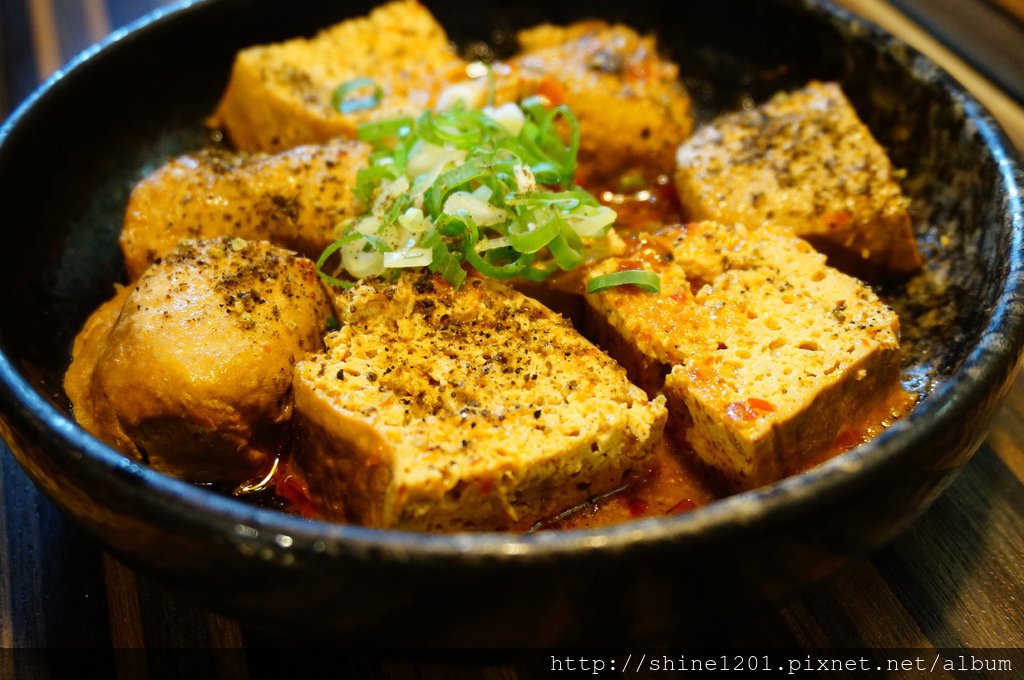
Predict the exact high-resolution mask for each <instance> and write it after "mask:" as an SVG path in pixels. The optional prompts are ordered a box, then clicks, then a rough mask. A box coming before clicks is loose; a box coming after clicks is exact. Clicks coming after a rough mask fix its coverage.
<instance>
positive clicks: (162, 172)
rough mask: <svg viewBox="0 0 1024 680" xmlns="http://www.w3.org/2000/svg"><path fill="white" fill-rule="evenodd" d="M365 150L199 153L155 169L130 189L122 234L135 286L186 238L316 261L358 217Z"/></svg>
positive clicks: (345, 146)
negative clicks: (241, 243) (281, 250)
mask: <svg viewBox="0 0 1024 680" xmlns="http://www.w3.org/2000/svg"><path fill="white" fill-rule="evenodd" d="M369 153H370V148H369V145H366V144H363V143H361V142H347V141H336V142H332V143H329V144H325V145H320V146H301V147H297V148H294V149H290V150H288V151H285V152H282V153H279V154H275V155H266V154H248V153H233V152H228V151H222V150H213V149H210V150H204V151H200V152H197V153H194V154H187V155H184V156H180V157H178V158H176V159H174V160H172V161H170V162H169V163H167V164H165V165H163V166H162V167H160V168H158V169H157V170H156V171H154V172H153V173H152V174H150V175H149V176H147V177H146V178H145V179H143V180H142V181H141V182H139V183H138V184H137V185H136V186H135V189H133V190H132V194H131V197H130V198H129V201H128V208H127V210H126V211H125V219H124V225H123V226H122V229H121V238H120V243H121V251H122V252H123V253H124V259H125V268H126V269H127V270H128V275H129V277H131V278H132V279H137V278H138V277H139V276H141V275H142V272H144V271H145V270H146V269H147V268H148V267H149V266H150V265H151V264H152V263H153V262H154V261H155V260H156V259H157V258H159V257H160V256H162V255H165V254H167V253H169V252H171V251H172V250H173V249H174V248H175V247H176V246H177V245H178V243H179V242H180V241H181V240H183V239H202V238H210V237H214V236H230V237H233V238H243V239H250V240H265V241H271V242H273V243H275V244H277V245H280V246H282V247H285V248H288V249H290V250H295V251H297V252H298V253H300V254H302V255H305V256H307V257H310V258H314V259H315V258H316V257H318V256H319V254H320V253H321V251H323V249H324V248H325V247H327V246H328V245H329V244H330V243H331V242H332V241H334V240H335V239H337V238H338V230H339V226H340V225H341V224H343V223H344V222H345V221H347V220H351V219H352V218H353V217H355V216H356V215H357V214H358V213H359V210H360V204H359V200H358V199H357V198H356V196H355V193H354V189H355V186H356V175H357V173H358V171H359V169H360V168H362V167H364V166H366V165H368V163H369V160H368V159H369Z"/></svg>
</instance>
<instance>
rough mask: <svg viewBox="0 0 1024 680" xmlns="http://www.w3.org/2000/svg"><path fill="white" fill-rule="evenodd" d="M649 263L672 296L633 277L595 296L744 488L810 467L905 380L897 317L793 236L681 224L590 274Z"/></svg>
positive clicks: (690, 435)
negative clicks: (632, 282)
mask: <svg viewBox="0 0 1024 680" xmlns="http://www.w3.org/2000/svg"><path fill="white" fill-rule="evenodd" d="M637 268H639V269H648V270H653V271H657V272H659V273H660V275H661V291H660V293H657V294H652V293H647V292H643V291H641V290H639V289H637V288H635V287H632V286H622V287H617V288H611V289H608V290H605V291H604V292H600V293H596V294H591V295H588V296H587V301H588V304H589V305H590V307H591V308H592V310H593V314H594V316H595V317H596V319H597V321H598V322H599V324H601V329H602V332H604V333H605V334H607V335H608V336H610V339H611V342H610V343H609V346H610V347H612V348H613V352H614V353H616V354H618V355H619V356H620V357H621V358H622V360H623V361H624V363H627V365H629V366H630V368H631V369H633V370H637V369H639V370H638V373H639V375H641V376H642V378H641V379H642V380H644V381H645V382H647V385H645V387H647V389H650V390H656V389H657V385H656V384H652V381H653V380H660V378H661V376H666V377H664V385H663V390H664V394H665V395H666V397H667V398H668V403H669V409H670V412H671V413H672V414H673V417H679V418H680V419H681V420H680V422H681V423H682V424H685V423H687V422H688V421H692V422H690V424H689V425H688V427H687V429H686V439H687V441H688V442H689V444H690V445H691V446H692V448H693V450H694V451H695V452H696V454H697V455H698V456H699V457H700V458H701V459H702V460H703V461H704V462H705V463H707V464H708V465H710V466H711V467H713V468H715V469H717V470H718V471H719V472H720V473H721V474H722V476H723V477H724V478H725V479H726V480H727V481H728V482H729V483H730V485H732V486H733V487H735V488H742V489H745V488H753V487H757V486H761V485H763V484H767V483H770V482H773V481H776V480H778V479H781V478H782V477H784V476H786V475H788V474H792V473H794V472H797V471H799V470H800V469H802V468H803V467H805V466H806V465H807V464H808V463H809V462H810V461H811V459H812V458H813V457H814V456H816V455H817V454H820V452H821V451H822V450H824V449H825V447H827V446H828V445H829V444H831V443H832V442H833V440H834V439H835V438H836V436H837V435H838V434H839V432H840V430H841V428H842V427H843V425H844V424H845V423H848V422H851V421H855V420H856V419H857V417H858V416H859V415H860V414H863V413H865V412H866V410H867V409H869V408H870V407H871V406H872V405H873V404H875V403H877V401H878V400H879V399H881V398H883V397H885V396H887V395H888V394H889V390H891V389H896V388H898V384H899V383H898V381H899V322H898V320H897V317H896V315H895V313H893V312H892V310H890V309H889V308H888V307H887V306H886V305H885V304H883V303H882V302H881V301H880V300H879V299H878V298H877V297H876V296H875V294H874V293H873V292H872V291H871V289H870V288H868V287H867V286H865V285H864V284H862V283H861V282H859V281H857V280H856V279H853V278H851V277H849V276H847V275H845V274H842V273H841V272H839V271H837V270H835V269H832V268H830V267H828V266H827V265H826V264H825V258H824V256H823V255H821V254H819V253H817V252H815V251H814V250H813V249H812V248H811V247H810V246H809V245H808V244H807V243H806V242H805V241H803V240H801V239H799V238H797V237H796V236H794V235H792V233H790V232H785V231H779V230H776V229H774V228H772V227H764V228H761V229H758V230H754V231H750V230H747V229H746V228H744V227H742V226H723V225H720V224H716V223H713V222H701V223H694V224H689V225H686V226H679V227H674V228H670V229H666V230H664V231H662V232H660V233H658V234H656V235H653V236H650V237H647V238H646V240H644V241H643V242H642V243H641V244H640V246H639V247H638V248H637V250H636V252H635V253H634V254H633V255H631V256H630V257H629V258H627V259H623V258H613V259H610V260H607V261H605V262H603V263H601V264H600V265H599V266H597V267H595V268H594V269H593V270H592V271H591V272H590V273H589V276H591V277H593V276H598V275H601V274H605V273H609V272H613V271H617V270H623V269H637ZM623 350H626V351H625V352H624V351H623ZM659 368H660V369H661V370H660V371H659V370H657V369H659ZM666 373H667V375H666Z"/></svg>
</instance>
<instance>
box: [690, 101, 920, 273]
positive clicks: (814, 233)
mask: <svg viewBox="0 0 1024 680" xmlns="http://www.w3.org/2000/svg"><path fill="white" fill-rule="evenodd" d="M677 161H678V168H677V171H676V184H677V186H678V188H679V193H680V197H681V199H682V202H683V205H684V206H685V208H686V209H687V211H688V213H689V216H690V217H691V219H694V220H705V219H706V220H714V221H717V222H721V223H723V224H745V225H746V226H748V227H750V228H757V227H760V226H762V225H774V226H777V227H783V228H788V229H792V230H793V231H794V232H796V233H797V234H798V235H799V236H801V237H803V238H805V239H807V240H808V241H809V242H811V243H812V245H814V246H815V247H816V248H818V249H819V250H821V251H822V252H825V253H826V254H827V255H828V256H829V257H830V261H831V262H832V263H833V264H834V265H835V266H838V267H840V268H841V269H843V270H844V271H847V273H851V274H854V275H857V276H860V277H863V278H871V279H878V278H885V277H889V276H894V277H899V276H905V275H907V274H911V273H913V272H915V271H917V270H918V269H920V267H921V258H920V255H919V254H918V251H917V246H916V243H915V241H914V234H913V231H912V229H911V218H910V214H909V212H908V206H909V201H908V199H907V198H906V197H904V195H903V193H902V190H901V189H900V186H899V182H898V181H897V179H898V178H897V173H896V171H895V170H894V169H893V166H892V163H891V162H890V160H889V158H888V156H887V155H886V153H885V150H884V149H883V148H882V147H881V146H880V145H879V144H878V142H877V141H875V139H874V137H872V135H871V132H870V131H869V130H868V128H867V127H866V126H865V125H864V124H863V123H862V122H861V121H860V119H859V118H858V117H857V112H856V111H855V110H854V108H853V106H852V105H851V104H850V102H849V101H848V100H847V98H846V96H845V95H844V94H843V91H842V89H841V88H840V87H839V86H838V85H837V84H835V83H820V82H811V83H809V84H808V85H807V86H806V87H805V88H803V89H801V90H797V91H795V92H792V93H789V94H784V95H779V96H777V97H775V98H774V99H772V100H770V101H768V102H767V103H765V104H764V105H762V106H759V107H757V108H755V109H753V110H751V111H742V112H738V113H731V114H727V115H725V116H722V117H720V118H718V119H717V120H715V121H714V122H712V123H711V124H709V125H707V126H705V127H702V128H701V129H699V130H698V131H697V132H696V133H695V134H694V135H693V137H692V138H691V139H689V140H688V141H687V142H686V143H684V144H683V145H682V146H681V147H680V148H679V152H678V155H677Z"/></svg>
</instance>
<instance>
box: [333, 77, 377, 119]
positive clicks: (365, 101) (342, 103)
mask: <svg viewBox="0 0 1024 680" xmlns="http://www.w3.org/2000/svg"><path fill="white" fill-rule="evenodd" d="M368 89H370V90H372V94H370V95H369V96H365V97H350V96H349V95H351V94H352V93H353V92H355V91H357V90H368ZM383 98H384V89H383V88H382V87H381V86H380V85H378V84H377V83H376V82H375V81H374V80H373V79H372V78H355V79H353V80H349V81H346V82H344V83H342V84H341V85H338V87H336V88H334V92H332V93H331V108H333V109H335V110H337V111H339V112H341V113H352V112H353V111H363V110H365V109H372V108H374V107H376V106H377V104H379V103H380V100H381V99H383Z"/></svg>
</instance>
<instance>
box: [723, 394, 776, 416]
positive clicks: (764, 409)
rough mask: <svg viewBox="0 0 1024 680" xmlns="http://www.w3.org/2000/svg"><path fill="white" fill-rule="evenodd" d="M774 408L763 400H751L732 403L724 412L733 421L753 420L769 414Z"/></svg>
mask: <svg viewBox="0 0 1024 680" xmlns="http://www.w3.org/2000/svg"><path fill="white" fill-rule="evenodd" d="M774 410H775V407H774V406H772V405H771V404H770V403H768V402H767V401H765V400H764V399H757V398H751V399H746V400H744V401H734V402H733V403H731V404H729V405H728V406H726V407H725V412H726V413H727V414H729V417H730V418H732V419H733V420H754V419H755V418H759V417H760V416H762V415H764V414H765V413H771V412H772V411H774Z"/></svg>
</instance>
